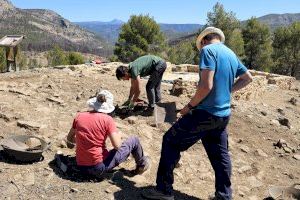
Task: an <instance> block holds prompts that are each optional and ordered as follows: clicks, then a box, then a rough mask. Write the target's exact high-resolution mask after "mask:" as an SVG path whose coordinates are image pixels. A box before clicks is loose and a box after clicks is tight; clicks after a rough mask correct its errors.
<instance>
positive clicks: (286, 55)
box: [272, 22, 300, 76]
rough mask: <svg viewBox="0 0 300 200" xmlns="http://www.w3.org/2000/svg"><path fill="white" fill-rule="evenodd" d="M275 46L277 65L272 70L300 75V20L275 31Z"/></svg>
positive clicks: (274, 55)
mask: <svg viewBox="0 0 300 200" xmlns="http://www.w3.org/2000/svg"><path fill="white" fill-rule="evenodd" d="M273 48H274V53H273V58H274V61H275V67H274V68H273V69H272V71H273V72H275V73H280V74H284V75H291V76H297V75H298V76H300V22H295V23H293V24H292V25H290V26H289V27H280V28H277V29H276V30H275V32H274V42H273Z"/></svg>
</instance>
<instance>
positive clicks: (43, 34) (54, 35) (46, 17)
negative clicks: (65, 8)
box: [0, 0, 109, 54]
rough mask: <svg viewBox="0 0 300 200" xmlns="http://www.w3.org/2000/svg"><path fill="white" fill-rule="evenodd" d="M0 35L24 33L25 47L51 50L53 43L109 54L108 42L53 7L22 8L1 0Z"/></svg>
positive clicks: (26, 48) (69, 47) (76, 49)
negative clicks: (54, 10) (72, 21)
mask: <svg viewBox="0 0 300 200" xmlns="http://www.w3.org/2000/svg"><path fill="white" fill-rule="evenodd" d="M0 18H1V20H0V37H3V36H5V35H25V36H26V39H25V40H23V42H22V48H23V49H25V50H38V51H44V50H49V49H51V48H52V47H53V45H54V44H57V45H59V46H61V47H62V48H63V49H65V50H73V51H81V52H87V53H95V54H106V53H107V49H108V46H109V45H108V44H107V42H105V40H103V39H102V38H100V37H99V36H97V35H96V34H94V33H92V32H89V31H87V30H85V29H83V28H81V27H79V26H78V25H76V24H74V23H71V22H70V21H69V20H67V19H64V18H63V17H62V16H60V15H58V14H57V13H55V12H53V11H51V10H45V9H19V8H16V7H14V6H13V4H12V3H11V2H10V1H9V0H0Z"/></svg>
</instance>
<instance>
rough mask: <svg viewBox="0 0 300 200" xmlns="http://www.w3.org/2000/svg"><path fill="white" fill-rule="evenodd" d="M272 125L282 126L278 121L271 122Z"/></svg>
mask: <svg viewBox="0 0 300 200" xmlns="http://www.w3.org/2000/svg"><path fill="white" fill-rule="evenodd" d="M270 125H275V126H280V123H279V121H278V120H275V119H273V120H271V122H270Z"/></svg>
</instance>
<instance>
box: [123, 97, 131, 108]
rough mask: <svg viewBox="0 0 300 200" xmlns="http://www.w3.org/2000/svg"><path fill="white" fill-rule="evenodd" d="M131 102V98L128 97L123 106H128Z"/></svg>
mask: <svg viewBox="0 0 300 200" xmlns="http://www.w3.org/2000/svg"><path fill="white" fill-rule="evenodd" d="M129 104H130V99H128V100H127V101H125V102H124V103H123V104H122V106H128V105H129Z"/></svg>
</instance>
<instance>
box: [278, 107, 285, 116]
mask: <svg viewBox="0 0 300 200" xmlns="http://www.w3.org/2000/svg"><path fill="white" fill-rule="evenodd" d="M277 112H279V113H280V114H281V115H285V112H284V110H283V109H282V108H278V109H277Z"/></svg>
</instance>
